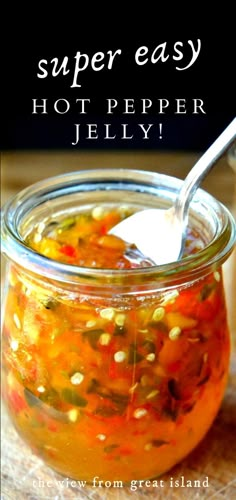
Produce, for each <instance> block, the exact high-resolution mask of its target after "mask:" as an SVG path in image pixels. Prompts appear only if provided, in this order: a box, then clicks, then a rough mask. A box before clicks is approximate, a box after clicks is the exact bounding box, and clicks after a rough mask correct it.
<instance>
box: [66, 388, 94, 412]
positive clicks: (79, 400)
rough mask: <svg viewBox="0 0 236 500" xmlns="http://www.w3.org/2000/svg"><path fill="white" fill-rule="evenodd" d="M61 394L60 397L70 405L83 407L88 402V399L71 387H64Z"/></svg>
mask: <svg viewBox="0 0 236 500" xmlns="http://www.w3.org/2000/svg"><path fill="white" fill-rule="evenodd" d="M61 395H62V399H64V401H66V402H67V403H69V404H71V405H74V406H82V407H84V406H86V405H87V404H88V401H87V400H86V399H85V398H83V397H82V396H80V395H79V394H78V393H77V392H75V391H74V390H73V389H69V388H65V389H63V390H62V393H61Z"/></svg>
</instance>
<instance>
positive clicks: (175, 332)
mask: <svg viewBox="0 0 236 500" xmlns="http://www.w3.org/2000/svg"><path fill="white" fill-rule="evenodd" d="M180 334H181V328H180V327H179V326H174V327H173V328H171V330H170V331H169V339H170V340H177V339H178V338H179V336H180Z"/></svg>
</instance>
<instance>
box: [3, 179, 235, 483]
mask: <svg viewBox="0 0 236 500" xmlns="http://www.w3.org/2000/svg"><path fill="white" fill-rule="evenodd" d="M181 184H182V181H180V180H178V179H176V178H172V177H168V176H165V175H159V174H156V173H153V172H142V171H131V170H95V171H82V172H77V173H72V174H68V175H63V176H58V177H55V178H52V179H47V180H44V181H42V182H40V183H38V184H35V185H34V186H32V187H30V188H27V189H25V190H24V191H22V192H21V193H20V194H19V195H18V196H16V198H15V199H13V200H11V201H10V202H8V203H7V204H6V206H5V207H4V209H3V214H2V242H3V253H4V254H5V256H6V258H7V262H8V264H7V272H6V280H5V291H4V314H3V384H2V386H3V398H4V400H5V403H6V406H7V408H8V411H9V414H10V416H11V419H12V421H13V423H14V426H15V428H16V429H17V431H18V433H19V434H20V436H21V437H22V438H23V439H24V440H25V441H26V442H27V443H28V444H29V445H30V447H31V448H32V450H33V451H34V453H36V454H38V455H39V456H40V457H41V458H42V459H43V460H44V461H45V462H46V463H47V464H48V465H49V466H51V467H52V468H54V469H55V470H57V471H58V472H60V473H62V474H64V475H66V476H69V477H71V478H75V479H83V480H86V481H87V482H90V481H92V480H93V478H94V477H97V476H98V477H99V478H100V479H101V480H104V481H114V480H120V481H124V482H129V481H131V480H134V479H139V480H140V479H148V478H153V477H155V476H158V475H160V474H162V473H164V472H165V471H167V470H168V469H170V468H171V467H172V466H173V465H174V464H176V463H178V462H179V461H180V460H181V459H182V458H183V457H185V456H186V455H187V454H188V453H189V452H190V451H191V450H192V449H193V448H194V447H195V446H196V445H197V444H198V443H199V441H200V440H201V439H202V438H203V436H204V435H205V434H206V432H207V430H208V429H209V427H210V425H211V424H212V422H213V420H214V418H215V416H216V414H217V411H218V409H219V407H220V404H221V401H222V397H223V394H224V390H225V385H226V381H227V372H228V364H229V332H228V328H227V319H226V307H225V298H224V288H223V281H222V271H221V266H222V263H223V262H224V261H225V260H226V259H227V257H228V256H229V254H230V253H231V252H232V248H233V244H234V241H235V223H234V220H233V217H232V215H231V214H230V213H229V212H228V210H227V209H226V208H225V207H224V206H222V205H221V204H220V203H219V202H218V201H217V200H215V199H214V198H213V197H212V196H210V195H209V194H207V193H206V192H204V191H203V190H198V191H197V193H196V194H195V196H194V198H193V201H192V203H191V206H190V213H189V226H188V230H187V238H186V244H185V251H184V256H183V258H182V259H181V260H180V261H178V262H172V263H169V264H166V265H161V266H157V265H154V264H153V262H151V261H150V260H149V258H148V256H145V255H142V254H141V253H140V252H139V250H138V249H137V248H136V247H135V246H134V245H130V244H127V243H126V242H124V241H123V240H121V239H119V238H117V237H115V236H113V235H111V234H109V230H110V229H111V228H112V227H113V226H114V225H115V224H117V223H118V222H120V221H121V220H122V219H124V218H125V217H127V216H129V215H130V214H132V213H134V212H135V211H139V210H142V209H145V208H155V207H156V208H168V207H170V206H171V205H172V204H173V202H174V200H175V197H176V194H177V192H178V190H179V189H180V187H181ZM150 231H155V233H156V245H158V226H157V227H150Z"/></svg>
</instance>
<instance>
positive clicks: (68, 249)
mask: <svg viewBox="0 0 236 500" xmlns="http://www.w3.org/2000/svg"><path fill="white" fill-rule="evenodd" d="M60 252H61V253H63V254H64V255H67V257H76V250H75V248H74V247H72V246H71V245H62V247H61V248H60Z"/></svg>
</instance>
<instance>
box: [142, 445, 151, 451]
mask: <svg viewBox="0 0 236 500" xmlns="http://www.w3.org/2000/svg"><path fill="white" fill-rule="evenodd" d="M144 449H145V451H150V450H151V449H152V443H147V444H145V446H144Z"/></svg>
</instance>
